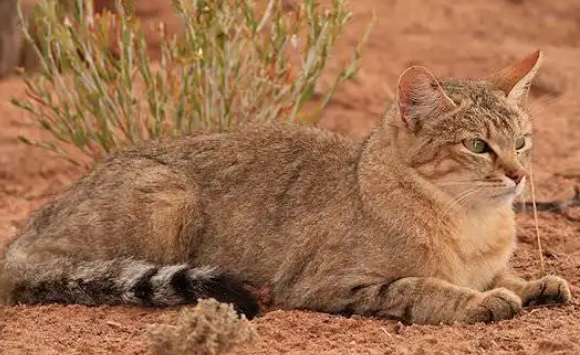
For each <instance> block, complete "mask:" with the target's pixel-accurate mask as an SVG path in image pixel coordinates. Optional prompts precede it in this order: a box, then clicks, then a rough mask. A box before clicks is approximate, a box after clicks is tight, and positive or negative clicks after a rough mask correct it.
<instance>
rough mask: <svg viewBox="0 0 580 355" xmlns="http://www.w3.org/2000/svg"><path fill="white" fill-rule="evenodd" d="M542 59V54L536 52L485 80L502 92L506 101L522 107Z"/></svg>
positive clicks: (538, 51)
mask: <svg viewBox="0 0 580 355" xmlns="http://www.w3.org/2000/svg"><path fill="white" fill-rule="evenodd" d="M542 58H543V54H542V52H541V51H540V50H537V51H535V52H534V53H532V54H530V55H528V56H527V57H526V58H524V59H522V60H520V61H519V62H517V63H515V64H513V65H510V66H509V67H506V68H503V69H502V70H500V71H498V72H497V73H495V74H493V75H492V76H490V77H489V78H488V79H487V80H488V81H490V82H492V83H493V84H494V85H495V87H497V88H498V89H500V90H501V91H503V92H504V93H505V95H506V97H507V99H508V101H510V102H512V103H514V104H517V105H523V104H525V102H526V100H527V98H528V92H529V90H530V85H531V84H532V80H533V79H534V77H535V76H536V74H537V73H538V69H539V68H540V65H541V64H542Z"/></svg>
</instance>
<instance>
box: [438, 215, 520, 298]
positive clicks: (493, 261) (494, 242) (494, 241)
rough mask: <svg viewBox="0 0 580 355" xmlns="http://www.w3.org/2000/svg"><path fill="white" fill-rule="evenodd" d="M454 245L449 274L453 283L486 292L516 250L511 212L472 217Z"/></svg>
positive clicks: (459, 232)
mask: <svg viewBox="0 0 580 355" xmlns="http://www.w3.org/2000/svg"><path fill="white" fill-rule="evenodd" d="M458 227H459V228H458V230H457V235H455V236H454V238H453V241H452V242H451V243H450V245H449V246H448V247H449V251H450V253H449V255H448V267H449V269H448V272H449V278H451V279H452V280H451V281H452V282H453V283H455V284H457V285H460V286H466V287H471V288H474V289H479V290H482V289H484V288H486V287H487V286H489V283H490V282H491V281H492V279H493V278H494V277H495V276H496V275H497V273H498V272H499V271H501V270H502V269H504V268H505V267H506V266H507V263H508V260H509V258H510V256H511V254H512V252H513V249H514V247H515V223H514V218H513V215H512V213H511V212H509V211H507V212H505V213H496V214H489V215H474V216H469V217H468V218H465V219H463V220H461V221H460V223H459V224H458Z"/></svg>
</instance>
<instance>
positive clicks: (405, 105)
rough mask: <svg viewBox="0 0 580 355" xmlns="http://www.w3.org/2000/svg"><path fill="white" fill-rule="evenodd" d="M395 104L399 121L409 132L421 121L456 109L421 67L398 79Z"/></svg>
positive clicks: (407, 71)
mask: <svg viewBox="0 0 580 355" xmlns="http://www.w3.org/2000/svg"><path fill="white" fill-rule="evenodd" d="M397 103H398V105H399V112H400V115H401V120H402V121H403V123H404V124H405V126H407V127H408V128H410V129H411V130H415V128H416V127H417V126H420V123H421V120H422V119H425V118H428V117H433V116H437V115H439V114H441V113H444V112H446V111H448V110H451V109H453V108H455V107H456V105H455V103H454V102H453V100H451V99H450V98H449V96H447V94H445V91H443V88H442V87H441V84H439V82H438V81H437V79H436V78H435V76H434V75H433V74H432V73H431V72H430V71H429V70H428V69H427V68H425V67H421V66H414V67H410V68H408V69H407V70H405V71H404V72H403V74H401V76H400V77H399V82H398V84H397Z"/></svg>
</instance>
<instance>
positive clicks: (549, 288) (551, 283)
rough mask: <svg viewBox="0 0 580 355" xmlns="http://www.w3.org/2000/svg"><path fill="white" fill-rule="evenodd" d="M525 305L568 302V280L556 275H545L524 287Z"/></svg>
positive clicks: (570, 297)
mask: <svg viewBox="0 0 580 355" xmlns="http://www.w3.org/2000/svg"><path fill="white" fill-rule="evenodd" d="M525 296H526V297H525V299H524V305H525V306H534V305H540V304H550V303H568V302H570V299H572V295H571V293H570V286H569V285H568V282H567V281H566V280H564V279H563V278H561V277H558V276H552V275H550V276H545V277H543V278H541V279H539V280H535V281H531V282H530V284H529V286H528V287H526V295H525Z"/></svg>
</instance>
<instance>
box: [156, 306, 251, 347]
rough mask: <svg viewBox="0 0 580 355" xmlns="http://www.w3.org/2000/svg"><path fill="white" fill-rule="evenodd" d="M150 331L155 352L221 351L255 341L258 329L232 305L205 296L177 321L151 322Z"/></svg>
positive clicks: (184, 311)
mask: <svg viewBox="0 0 580 355" xmlns="http://www.w3.org/2000/svg"><path fill="white" fill-rule="evenodd" d="M149 335H150V341H151V350H152V352H153V354H156V355H218V354H224V353H227V352H228V351H230V350H232V349H233V348H234V347H235V346H237V345H239V344H242V343H247V342H251V341H253V340H254V339H255V338H256V336H257V333H256V328H255V326H254V325H253V324H252V323H249V322H248V321H247V320H246V319H245V317H244V316H243V315H242V316H241V318H240V317H238V315H237V314H236V311H235V310H234V307H233V306H232V305H230V304H226V303H221V302H218V301H216V300H214V299H204V300H199V303H198V304H197V305H196V306H195V307H194V308H193V309H191V310H187V309H185V310H183V311H182V312H181V315H180V317H179V319H178V321H177V323H176V324H175V325H170V324H156V325H152V326H151V328H150V331H149Z"/></svg>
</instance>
